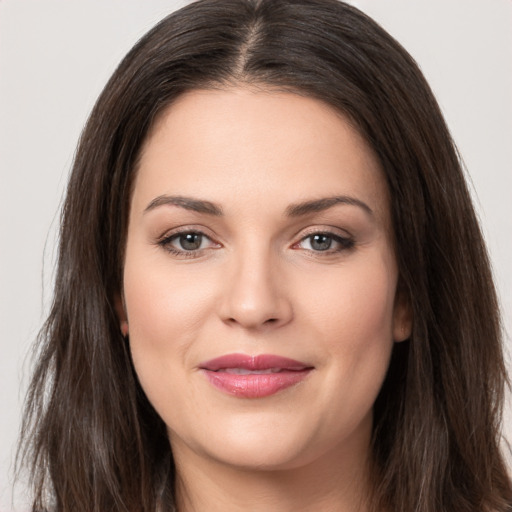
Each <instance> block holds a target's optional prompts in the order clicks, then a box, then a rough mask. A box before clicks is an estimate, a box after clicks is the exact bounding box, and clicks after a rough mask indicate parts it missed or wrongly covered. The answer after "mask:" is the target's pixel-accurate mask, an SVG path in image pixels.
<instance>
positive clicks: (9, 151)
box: [0, 0, 512, 511]
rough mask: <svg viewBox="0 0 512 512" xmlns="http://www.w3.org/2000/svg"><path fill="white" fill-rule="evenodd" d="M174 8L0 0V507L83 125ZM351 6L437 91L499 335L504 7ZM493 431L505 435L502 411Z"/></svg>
mask: <svg viewBox="0 0 512 512" xmlns="http://www.w3.org/2000/svg"><path fill="white" fill-rule="evenodd" d="M186 3H188V2H186V1H184V0H166V1H164V0H0V328H1V333H2V338H1V342H0V343H1V356H0V397H1V404H0V405H1V414H0V511H7V510H12V509H13V506H12V501H11V489H10V487H11V481H12V476H11V474H10V470H11V467H12V460H13V454H14V446H15V442H16V437H17V433H18V429H19V419H20V407H21V401H22V397H23V394H24V391H25V389H26V384H27V380H28V373H29V368H30V365H29V362H30V360H29V358H28V356H27V354H28V350H29V346H30V344H31V343H32V341H33V340H34V338H35V336H36V333H37V331H38V329H39V328H40V327H41V324H42V322H43V319H44V315H45V313H46V312H47V311H48V307H49V303H50V298H51V287H52V284H51V283H52V272H53V265H54V256H55V247H56V242H55V240H56V231H57V228H58V210H59V207H60V204H61V201H62V195H63V190H64V188H65V184H66V179H67V175H68V171H69V169H70V166H71V163H72V159H73V154H74V148H75V145H76V142H77V139H78V137H79V134H80V131H81V128H82V126H83V124H84V122H85V120H86V118H87V115H88V113H89V111H90V109H91V108H92V105H93V103H94V101H95V99H96V97H97V96H98V94H99V92H100V90H101V89H102V87H103V85H104V84H105V82H106V80H107V79H108V77H109V76H110V74H111V73H112V71H113V70H114V68H115V66H116V65H117V63H118V62H119V61H120V59H121V58H122V57H123V55H124V54H125V53H126V52H127V51H128V50H129V48H130V47H131V46H132V45H133V44H134V43H135V41H136V40H137V39H138V38H139V37H140V36H142V35H143V34H144V33H145V32H146V31H147V30H148V29H149V28H150V27H151V26H152V25H153V24H154V23H156V22H157V21H158V20H160V19H161V18H162V17H163V16H165V15H166V14H167V13H169V12H170V11H172V10H174V9H176V8H178V7H180V6H182V5H185V4H186ZM352 3H353V4H355V5H356V6H358V7H359V8H361V9H362V10H364V11H365V12H367V13H368V14H370V15H371V16H373V17H374V18H375V19H376V20H377V21H378V22H379V23H381V24H382V25H383V26H384V28H386V29H387V30H388V31H389V32H390V33H391V34H392V35H393V36H394V37H395V38H397V39H398V40H399V41H400V42H401V43H402V44H403V45H404V46H405V47H406V48H407V49H408V50H409V52H410V53H411V54H412V55H413V57H414V58H415V59H416V60H417V61H418V63H419V64H420V66H421V68H422V69H423V72H424V73H425V75H426V77H427V79H428V80H429V82H430V84H431V86H432V88H433V89H434V92H435V93H436V95H437V98H438V100H439V102H440V104H441V107H442V109H443V112H444V114H445V117H446V119H447V122H448V125H449V126H450V129H451V130H452V133H453V136H454V139H455V141H456V143H457V144H458V147H459V149H460V152H461V154H462V156H463V158H464V161H465V163H466V167H467V168H468V172H469V174H470V177H471V181H472V189H473V190H472V191H473V193H474V198H475V202H476V206H477V209H478V211H479V214H480V216H481V221H482V226H483V230H484V233H485V236H486V238H487V241H488V245H489V249H490V252H491V257H492V261H493V266H494V272H495V276H496V281H497V285H498V289H499V293H500V296H501V300H502V307H503V311H504V318H505V327H506V329H507V331H508V332H509V333H511V332H512V265H511V262H512V172H511V167H510V165H511V162H512V1H511V0H359V1H357V0H355V1H353V2H352ZM507 346H508V349H510V347H511V341H510V336H508V338H507ZM505 430H506V432H507V437H508V438H509V439H512V415H511V413H510V411H509V410H507V413H506V417H505ZM23 494H24V493H23V488H20V490H19V495H20V496H21V497H23ZM16 510H23V506H22V505H20V506H19V508H17V509H16Z"/></svg>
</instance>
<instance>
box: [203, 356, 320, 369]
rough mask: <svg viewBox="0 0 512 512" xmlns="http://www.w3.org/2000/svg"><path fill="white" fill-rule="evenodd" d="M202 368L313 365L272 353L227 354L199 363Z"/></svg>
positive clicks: (267, 367) (284, 367)
mask: <svg viewBox="0 0 512 512" xmlns="http://www.w3.org/2000/svg"><path fill="white" fill-rule="evenodd" d="M199 368H201V369H202V370H209V371H213V372H215V371H218V370H223V369H226V368H243V369H245V370H268V369H270V368H281V369H283V370H296V371H298V370H305V369H310V368H312V366H311V365H308V364H307V363H303V362H301V361H296V360H295V359H289V358H288V357H282V356H276V355H272V354H259V355H253V356H251V355H247V354H226V355H223V356H220V357H216V358H214V359H210V360H209V361H205V362H204V363H201V364H200V365H199Z"/></svg>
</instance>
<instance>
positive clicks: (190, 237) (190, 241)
mask: <svg viewBox="0 0 512 512" xmlns="http://www.w3.org/2000/svg"><path fill="white" fill-rule="evenodd" d="M202 240H203V236H202V235H201V234H200V233H185V234H184V235H180V245H181V247H182V249H185V250H186V251H194V250H196V249H199V248H200V247H201V242H202Z"/></svg>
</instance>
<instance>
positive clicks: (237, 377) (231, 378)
mask: <svg viewBox="0 0 512 512" xmlns="http://www.w3.org/2000/svg"><path fill="white" fill-rule="evenodd" d="M199 368H200V369H201V370H202V372H203V373H204V375H205V376H206V378H207V379H208V381H209V382H210V384H212V385H213V386H215V387H216V388H218V389H220V390H221V391H224V392H225V393H228V394H230V395H234V396H237V397H241V398H263V397H266V396H270V395H273V394H275V393H277V392H279V391H281V390H283V389H286V388H288V387H290V386H293V385H295V384H298V383H299V382H301V381H302V380H304V379H305V378H306V377H307V376H308V375H309V373H310V372H311V370H313V367H312V366H309V365H307V364H305V363H302V362H300V361H295V360H293V359H288V358H286V357H280V356H274V355H269V354H261V355H257V356H249V355H246V354H228V355H225V356H221V357H217V358H215V359H212V360H210V361H206V362H204V363H202V364H200V365H199Z"/></svg>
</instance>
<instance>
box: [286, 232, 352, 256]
mask: <svg viewBox="0 0 512 512" xmlns="http://www.w3.org/2000/svg"><path fill="white" fill-rule="evenodd" d="M295 247H298V248H300V249H306V250H308V251H312V252H326V253H333V252H340V251H344V250H347V249H351V248H352V247H354V240H352V239H351V238H348V237H342V236H339V235H336V234H334V233H324V232H319V233H312V234H310V235H308V236H305V237H304V238H303V239H302V240H301V241H300V242H299V243H298V244H296V245H295Z"/></svg>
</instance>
